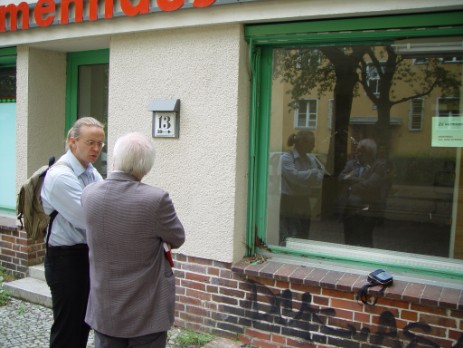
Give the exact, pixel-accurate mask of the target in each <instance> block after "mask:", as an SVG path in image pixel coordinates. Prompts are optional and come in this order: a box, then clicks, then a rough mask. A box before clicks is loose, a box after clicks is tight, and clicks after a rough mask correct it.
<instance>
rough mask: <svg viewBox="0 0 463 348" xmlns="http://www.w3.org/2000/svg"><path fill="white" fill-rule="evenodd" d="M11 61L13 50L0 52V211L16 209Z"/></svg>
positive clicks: (13, 81)
mask: <svg viewBox="0 0 463 348" xmlns="http://www.w3.org/2000/svg"><path fill="white" fill-rule="evenodd" d="M2 53H5V54H2ZM15 59H16V54H15V52H14V50H12V49H7V50H0V167H1V168H2V169H3V170H1V171H0V211H5V212H14V211H15V209H16V67H15Z"/></svg>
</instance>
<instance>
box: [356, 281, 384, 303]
mask: <svg viewBox="0 0 463 348" xmlns="http://www.w3.org/2000/svg"><path fill="white" fill-rule="evenodd" d="M374 286H381V289H380V290H379V292H378V293H379V294H381V295H383V293H384V291H385V290H386V288H387V285H382V284H380V283H378V282H376V281H374V280H368V283H367V284H365V285H364V286H362V287H361V288H360V290H359V291H358V292H357V296H356V299H357V301H361V302H362V303H364V304H366V305H370V306H374V305H375V304H376V302H377V301H378V296H369V295H368V289H369V288H372V287H374ZM369 298H370V300H368V299H369Z"/></svg>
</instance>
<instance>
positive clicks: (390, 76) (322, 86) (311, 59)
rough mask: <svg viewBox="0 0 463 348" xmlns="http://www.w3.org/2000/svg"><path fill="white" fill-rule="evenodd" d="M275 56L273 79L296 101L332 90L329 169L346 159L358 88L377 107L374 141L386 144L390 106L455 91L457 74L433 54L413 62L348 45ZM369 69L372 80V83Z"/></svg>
mask: <svg viewBox="0 0 463 348" xmlns="http://www.w3.org/2000/svg"><path fill="white" fill-rule="evenodd" d="M279 52H281V53H282V54H281V55H278V56H277V57H276V64H275V73H274V77H275V78H281V79H282V81H284V82H286V83H289V84H290V85H291V86H292V89H291V90H290V91H289V93H290V94H291V97H292V103H291V107H293V108H294V106H295V102H297V101H298V100H300V99H301V98H303V97H304V96H306V95H307V94H309V93H311V92H313V91H316V92H317V93H318V96H319V97H320V96H322V95H324V94H326V93H328V92H333V97H334V114H333V115H334V116H335V122H334V124H333V126H334V127H333V129H334V132H335V137H334V139H335V141H334V144H332V145H331V146H330V152H331V151H334V152H335V153H336V156H329V158H333V157H334V161H335V163H334V173H336V174H338V173H339V172H340V171H341V170H342V168H343V165H344V163H345V161H346V153H347V143H348V134H347V131H348V126H349V120H350V115H351V109H352V103H353V100H354V97H355V96H356V95H357V94H358V88H359V86H362V87H363V90H364V91H365V94H366V95H367V96H368V98H369V99H370V100H371V101H372V102H373V103H374V104H375V105H376V109H377V112H378V120H377V123H376V126H375V130H376V132H375V133H376V140H377V142H378V144H379V146H381V147H383V149H386V150H387V148H388V141H389V124H390V117H391V108H392V107H393V106H394V105H396V104H399V103H403V102H406V101H409V100H411V99H414V98H419V97H424V96H426V95H429V94H430V93H431V92H432V91H433V90H435V89H436V88H440V89H441V93H442V94H443V95H445V94H447V95H459V83H460V80H461V72H458V73H453V72H452V71H450V70H448V69H446V68H445V66H444V65H443V64H442V60H441V59H438V58H429V59H423V60H422V64H419V65H413V61H412V60H411V59H406V57H404V56H401V55H398V54H397V53H396V52H395V51H394V50H393V48H392V47H391V46H375V47H369V46H352V47H334V46H332V47H329V46H327V47H319V48H317V49H314V48H301V49H297V50H296V49H292V50H291V49H289V50H281V51H279ZM372 72H374V74H375V77H376V83H371V82H372V81H371V74H372Z"/></svg>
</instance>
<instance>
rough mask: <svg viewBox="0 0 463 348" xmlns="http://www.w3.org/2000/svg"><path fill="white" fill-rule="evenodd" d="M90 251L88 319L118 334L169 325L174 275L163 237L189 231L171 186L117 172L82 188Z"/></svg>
mask: <svg viewBox="0 0 463 348" xmlns="http://www.w3.org/2000/svg"><path fill="white" fill-rule="evenodd" d="M82 206H83V209H84V216H85V220H86V224H87V240H88V246H89V250H90V251H89V256H90V282H91V286H90V296H89V301H88V307H87V315H86V318H85V321H86V322H87V323H88V324H89V325H90V326H91V327H92V328H93V329H95V330H96V331H98V332H101V333H103V334H105V335H108V336H114V337H125V338H128V337H137V336H143V335H148V334H151V333H155V332H161V331H167V330H169V329H170V327H171V326H172V324H173V322H174V310H175V308H174V307H175V277H174V274H173V272H172V269H171V267H170V265H169V263H168V261H167V259H166V257H165V255H164V252H163V246H162V242H163V241H164V242H168V243H170V244H171V245H172V247H173V248H178V247H180V246H181V245H182V244H183V243H184V241H185V231H184V229H183V226H182V223H181V222H180V220H179V219H178V217H177V214H176V212H175V208H174V206H173V204H172V201H171V199H170V198H169V195H168V193H167V192H165V191H163V190H161V189H159V188H156V187H153V186H149V185H146V184H143V183H141V182H139V181H137V180H136V179H135V178H134V177H133V176H131V175H129V174H126V173H120V172H114V173H110V174H109V176H108V178H107V179H106V180H104V181H100V182H98V183H95V184H91V185H89V186H87V187H86V188H85V190H84V192H83V194H82Z"/></svg>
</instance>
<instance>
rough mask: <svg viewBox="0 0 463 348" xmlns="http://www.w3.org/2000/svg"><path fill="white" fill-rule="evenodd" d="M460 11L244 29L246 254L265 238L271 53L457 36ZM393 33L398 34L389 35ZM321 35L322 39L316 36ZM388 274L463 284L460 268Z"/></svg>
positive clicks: (462, 25) (351, 259)
mask: <svg viewBox="0 0 463 348" xmlns="http://www.w3.org/2000/svg"><path fill="white" fill-rule="evenodd" d="M462 18H463V11H455V12H451V13H450V12H442V13H432V14H431V13H427V14H413V15H395V16H382V17H369V18H355V19H336V20H320V21H311V22H295V23H278V24H254V25H248V26H246V27H245V38H246V40H247V42H248V44H249V61H250V66H251V71H252V80H251V108H250V114H251V117H250V138H249V148H250V154H249V181H248V188H249V191H248V192H249V193H248V221H247V254H248V256H249V255H255V253H256V252H264V248H261V246H262V244H265V243H264V242H263V241H265V237H266V230H267V226H266V207H267V185H268V182H267V181H268V176H267V174H268V173H267V171H268V169H267V168H268V164H269V163H268V161H269V159H268V146H269V140H270V139H269V136H270V120H269V117H268V115H269V114H270V107H271V106H270V105H271V84H272V50H273V49H274V48H284V47H295V46H299V45H301V46H320V45H339V44H342V43H346V44H347V45H352V44H358V43H362V44H365V43H368V44H372V45H376V44H384V43H389V42H391V41H392V40H394V39H396V38H397V37H399V36H400V37H408V38H419V37H438V36H457V35H459V36H461V35H463V20H462ZM390 28H397V29H399V30H390ZM319 33H323V34H319ZM272 252H273V253H276V254H278V253H282V254H291V255H295V256H303V257H308V258H313V259H324V260H330V261H335V262H341V263H343V264H352V265H363V266H367V267H372V266H378V265H377V264H375V263H374V262H372V261H371V260H370V259H363V258H362V257H361V256H359V255H356V256H349V255H339V253H337V254H336V255H334V254H321V253H316V252H306V251H294V250H291V251H290V250H287V249H286V248H284V247H278V246H275V247H272ZM381 265H382V266H384V267H388V268H389V269H393V270H398V271H405V272H411V273H419V274H431V275H439V276H442V277H446V278H453V279H463V272H462V271H461V267H458V268H457V269H456V270H455V269H451V267H449V269H448V270H446V271H444V272H442V271H441V270H439V271H438V272H436V271H435V270H433V269H432V267H429V266H423V267H421V268H416V267H414V266H413V267H410V266H407V265H400V266H397V265H393V264H384V262H383V263H381Z"/></svg>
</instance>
